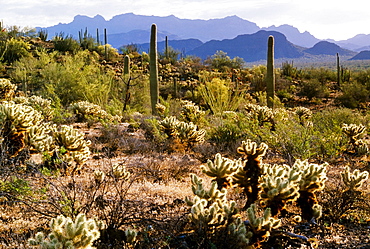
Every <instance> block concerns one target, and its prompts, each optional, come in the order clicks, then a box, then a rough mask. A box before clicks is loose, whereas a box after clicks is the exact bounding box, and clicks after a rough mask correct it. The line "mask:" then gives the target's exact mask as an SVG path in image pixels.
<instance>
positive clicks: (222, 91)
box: [197, 78, 243, 115]
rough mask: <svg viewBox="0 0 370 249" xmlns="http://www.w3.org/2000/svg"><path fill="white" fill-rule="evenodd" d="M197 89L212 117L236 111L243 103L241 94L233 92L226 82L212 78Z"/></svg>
mask: <svg viewBox="0 0 370 249" xmlns="http://www.w3.org/2000/svg"><path fill="white" fill-rule="evenodd" d="M197 89H198V91H199V93H200V95H201V96H202V98H203V100H204V102H205V103H206V104H207V106H208V107H209V108H210V110H211V111H212V113H213V114H214V115H221V114H222V113H223V112H225V111H236V110H237V109H238V108H239V105H240V103H241V102H242V101H243V94H242V93H241V92H236V91H233V89H232V87H231V82H228V81H226V80H222V79H218V78H213V79H212V80H211V81H208V82H206V83H205V84H202V85H200V86H199V87H198V88H197Z"/></svg>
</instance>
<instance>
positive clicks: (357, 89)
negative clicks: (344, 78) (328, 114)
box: [336, 82, 370, 108]
mask: <svg viewBox="0 0 370 249" xmlns="http://www.w3.org/2000/svg"><path fill="white" fill-rule="evenodd" d="M341 88H342V94H341V95H339V96H338V97H337V98H336V101H337V102H338V103H339V104H341V105H343V106H344V107H348V108H359V107H361V106H362V105H365V104H366V102H368V101H369V95H370V92H369V90H368V89H367V88H366V86H365V85H362V84H361V83H358V82H353V83H346V84H343V85H342V86H341Z"/></svg>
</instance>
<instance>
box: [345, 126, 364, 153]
mask: <svg viewBox="0 0 370 249" xmlns="http://www.w3.org/2000/svg"><path fill="white" fill-rule="evenodd" d="M365 130H366V127H365V126H364V125H362V124H360V125H356V124H350V125H348V124H343V126H342V131H343V133H344V134H346V135H347V137H348V138H349V143H350V147H352V148H353V149H354V150H355V152H356V153H357V154H358V155H364V154H366V153H368V152H369V147H368V145H367V143H366V142H365V141H364V140H362V139H360V137H361V136H363V135H364V133H365Z"/></svg>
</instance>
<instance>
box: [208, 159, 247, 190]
mask: <svg viewBox="0 0 370 249" xmlns="http://www.w3.org/2000/svg"><path fill="white" fill-rule="evenodd" d="M239 167H242V162H241V160H238V161H235V160H231V159H228V158H225V157H222V156H221V154H219V153H217V154H216V156H215V160H214V162H212V161H211V160H208V162H207V166H205V165H202V166H201V170H202V172H203V173H204V174H206V175H207V176H209V177H212V178H214V180H215V181H216V182H217V186H218V189H219V190H220V189H221V188H223V187H227V186H229V185H230V179H229V178H230V176H231V175H232V174H234V173H235V172H236V170H237V169H238V168H239Z"/></svg>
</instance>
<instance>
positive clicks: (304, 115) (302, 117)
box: [294, 106, 312, 125]
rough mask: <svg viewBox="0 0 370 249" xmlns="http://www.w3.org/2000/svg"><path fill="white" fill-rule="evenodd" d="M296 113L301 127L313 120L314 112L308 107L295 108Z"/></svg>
mask: <svg viewBox="0 0 370 249" xmlns="http://www.w3.org/2000/svg"><path fill="white" fill-rule="evenodd" d="M294 113H295V114H296V115H297V116H298V118H299V122H300V124H301V125H308V124H310V123H308V120H309V119H311V116H312V111H311V110H310V109H308V108H306V107H303V106H298V107H296V108H294Z"/></svg>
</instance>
